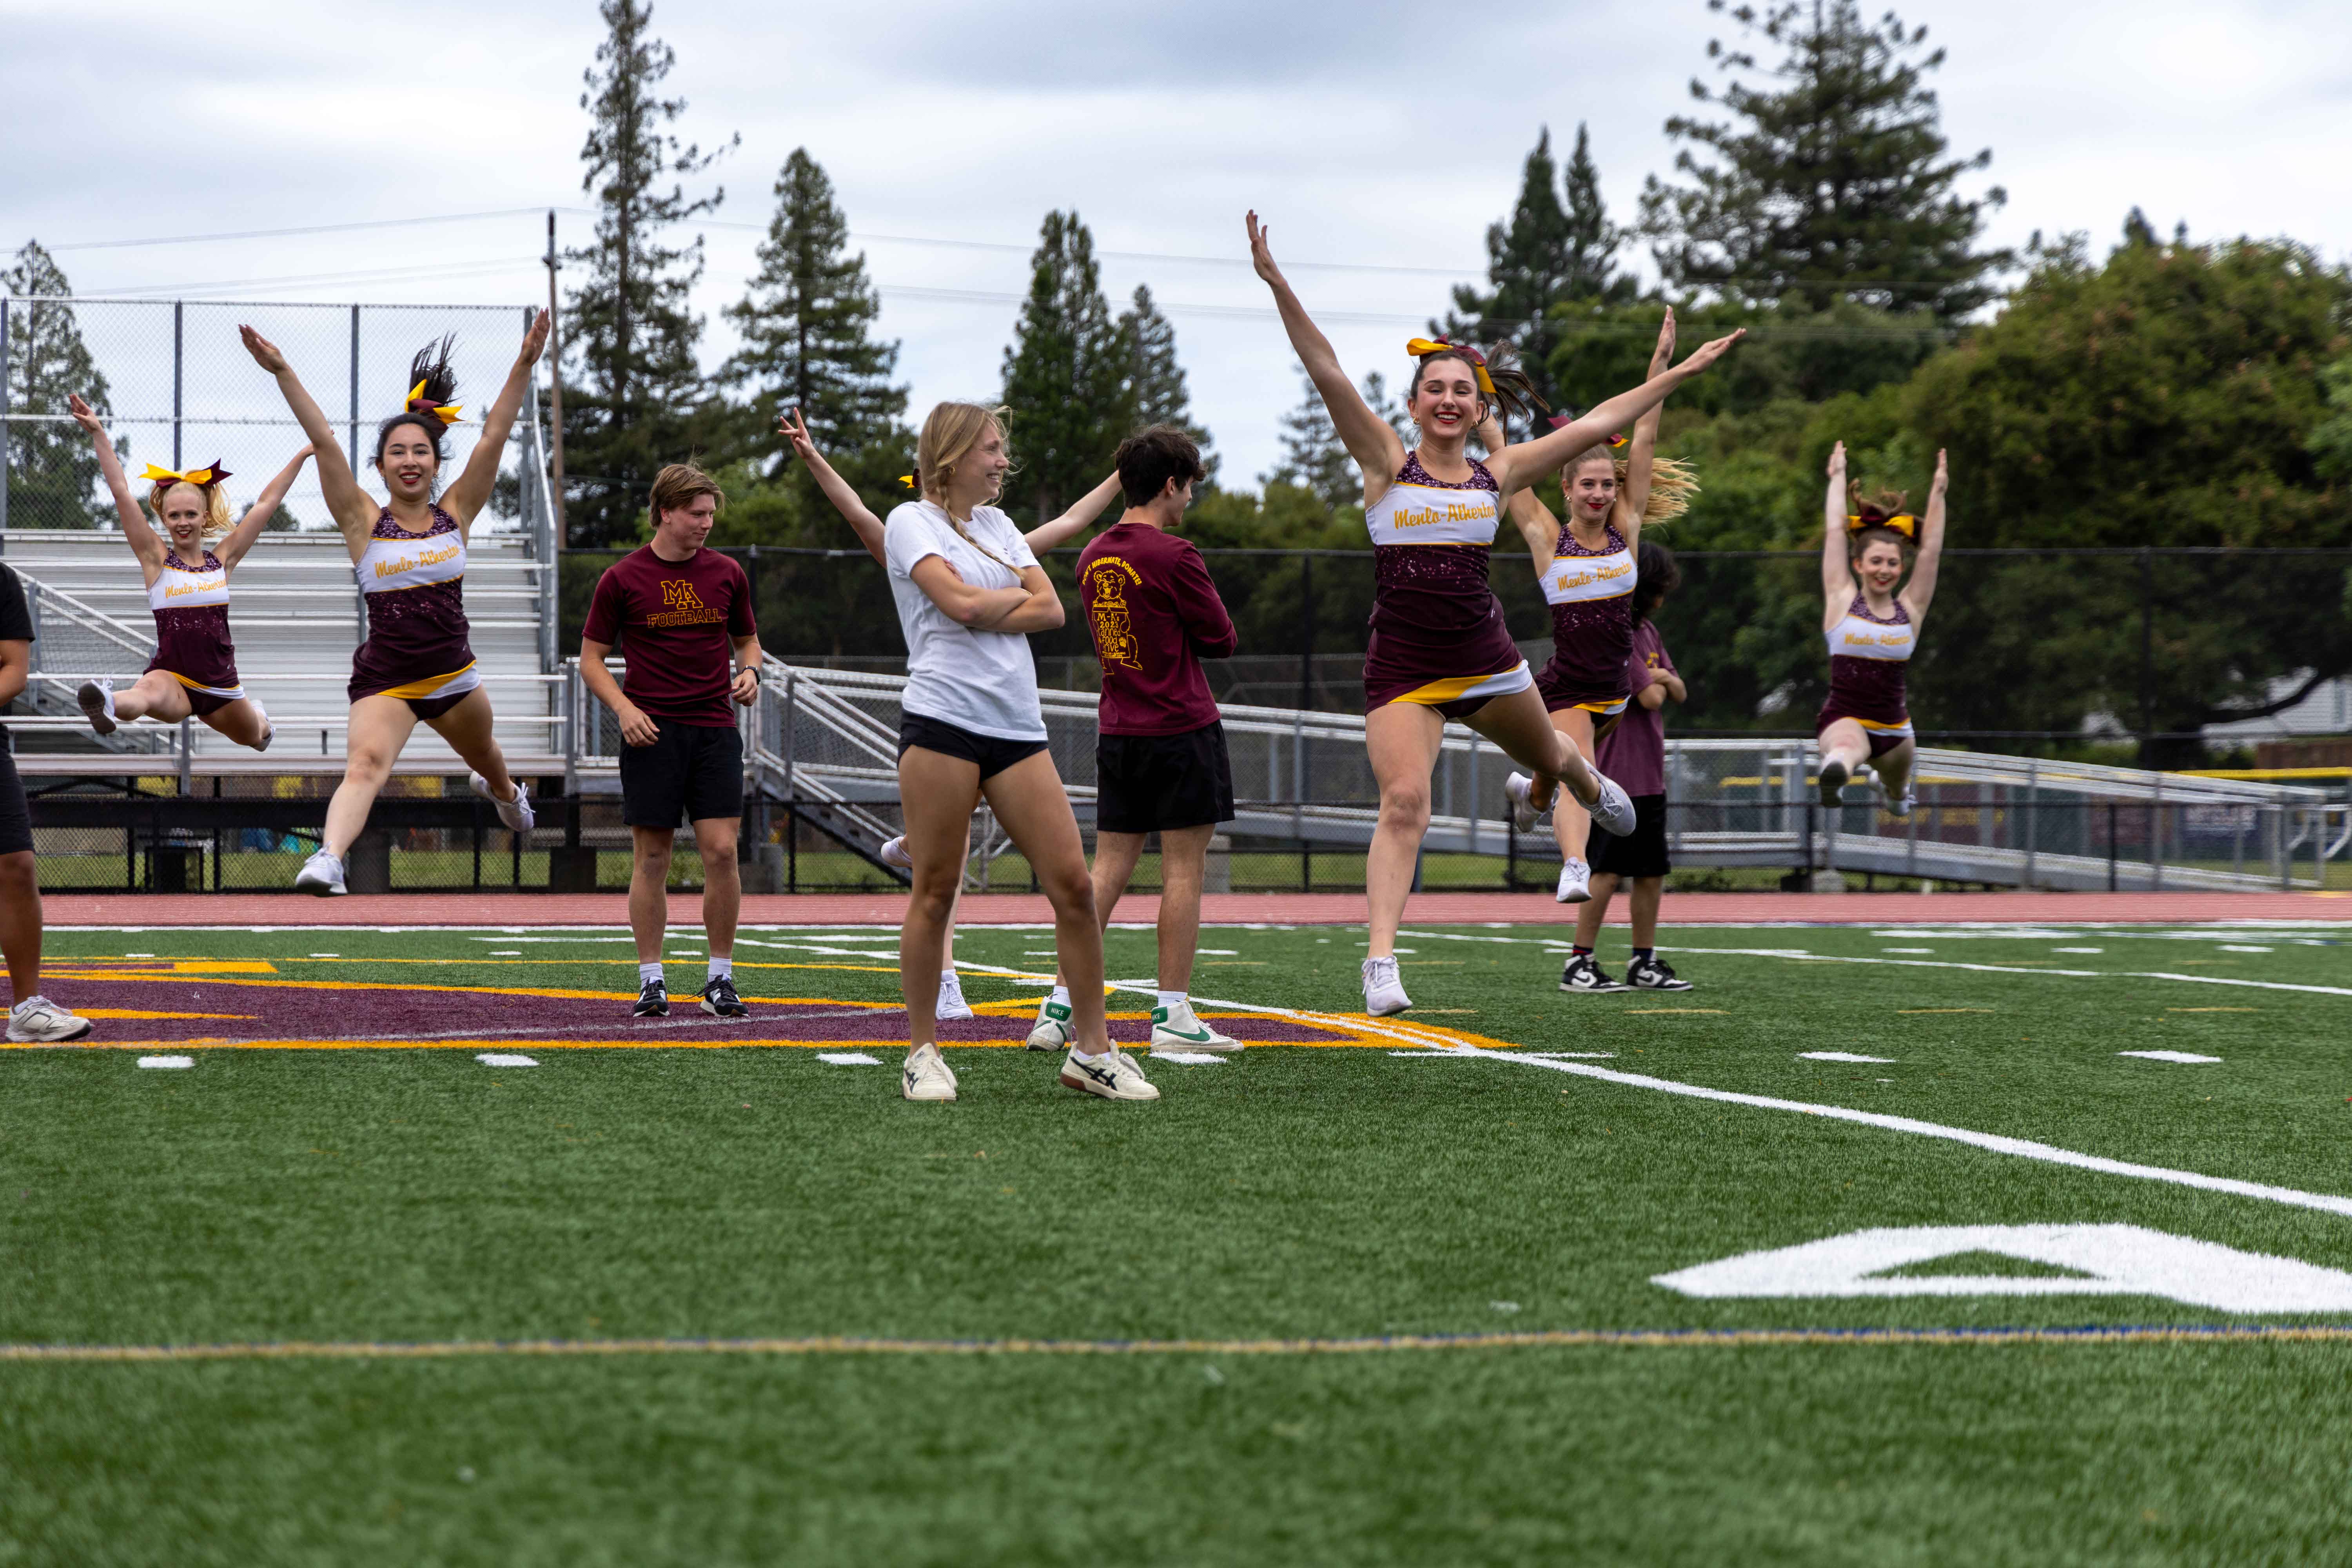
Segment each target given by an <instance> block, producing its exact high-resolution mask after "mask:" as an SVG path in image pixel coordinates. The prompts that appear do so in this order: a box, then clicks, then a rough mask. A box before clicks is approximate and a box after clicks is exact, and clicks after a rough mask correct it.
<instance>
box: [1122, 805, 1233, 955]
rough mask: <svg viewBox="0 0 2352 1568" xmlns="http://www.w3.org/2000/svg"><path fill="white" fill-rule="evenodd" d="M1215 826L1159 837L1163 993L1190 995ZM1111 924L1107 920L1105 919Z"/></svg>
mask: <svg viewBox="0 0 2352 1568" xmlns="http://www.w3.org/2000/svg"><path fill="white" fill-rule="evenodd" d="M1216 833H1217V828H1216V825H1215V824H1214V823H1205V822H1204V823H1202V825H1201V826H1198V827H1178V828H1172V829H1167V830H1163V831H1162V832H1161V833H1160V989H1161V990H1162V991H1190V990H1192V963H1193V959H1194V956H1195V955H1196V953H1197V952H1198V951H1199V948H1200V944H1201V883H1202V880H1203V879H1204V873H1205V872H1206V871H1207V869H1208V864H1209V840H1210V839H1212V838H1213V837H1216ZM1105 918H1106V920H1108V917H1107V916H1106V917H1105Z"/></svg>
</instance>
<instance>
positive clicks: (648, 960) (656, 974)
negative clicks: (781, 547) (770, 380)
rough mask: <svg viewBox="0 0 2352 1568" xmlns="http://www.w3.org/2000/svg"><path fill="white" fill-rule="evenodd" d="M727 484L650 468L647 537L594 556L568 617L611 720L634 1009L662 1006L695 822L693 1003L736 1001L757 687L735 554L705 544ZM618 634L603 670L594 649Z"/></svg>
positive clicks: (745, 587) (752, 631)
mask: <svg viewBox="0 0 2352 1568" xmlns="http://www.w3.org/2000/svg"><path fill="white" fill-rule="evenodd" d="M725 499H726V498H725V497H724V496H723V495H721V494H720V492H719V485H718V482H717V481H716V480H714V479H711V477H710V476H709V474H706V473H704V472H703V471H702V470H701V469H699V468H695V467H694V466H692V465H691V464H688V463H672V464H670V465H669V466H668V467H667V468H663V469H662V471H661V472H660V473H658V474H656V475H655V476H654V489H653V518H654V537H653V542H651V543H650V544H646V545H641V546H639V547H638V548H637V549H635V550H633V551H631V552H629V553H628V554H626V555H624V556H622V557H621V559H619V560H618V561H615V562H614V563H613V564H612V565H610V566H608V567H606V568H605V569H604V575H603V576H602V577H599V578H598V579H597V580H596V593H595V596H594V597H593V599H591V600H590V601H589V605H588V620H587V623H586V625H585V626H583V627H582V629H581V637H580V675H581V679H583V680H584V681H585V682H586V683H587V686H588V689H589V691H590V692H592V693H593V695H594V696H595V698H596V700H598V701H599V702H602V703H603V704H604V706H605V707H607V708H609V709H611V710H613V716H614V718H615V719H618V720H619V721H620V722H621V740H622V742H623V745H622V748H621V820H622V821H624V822H625V823H627V824H628V825H629V841H630V850H631V858H630V866H629V930H630V931H631V932H632V933H633V934H634V935H635V937H636V942H637V1005H636V1009H635V1016H637V1017H640V1018H658V1017H662V1016H666V1015H667V1013H668V1012H669V991H668V986H667V982H666V981H665V979H664V977H663V975H662V963H661V953H662V937H663V934H664V932H665V930H666V928H667V926H668V924H669V862H670V841H671V838H672V837H673V836H674V835H675V834H676V833H677V825H678V824H679V823H680V822H689V823H692V824H693V825H694V847H695V849H696V850H697V851H698V853H699V854H700V855H701V857H702V932H703V935H704V937H705V938H707V939H708V940H709V944H710V970H709V974H708V976H707V977H706V978H705V979H704V981H703V984H702V1010H703V1011H704V1012H706V1013H709V1014H713V1015H715V1016H719V1017H721V1018H740V1017H741V1016H743V1015H744V1014H745V1012H747V1011H748V1009H747V1008H745V1007H744V1005H743V1001H742V998H740V996H738V995H737V994H735V922H736V921H737V919H738V917H739V916H740V913H741V910H742V906H743V879H742V876H741V873H740V871H739V870H738V869H737V868H736V864H735V847H736V841H737V839H738V837H740V834H741V832H742V826H743V738H742V735H741V733H740V731H737V729H736V728H735V709H736V708H737V707H739V706H748V705H750V703H751V701H752V700H754V699H756V698H757V697H758V696H759V693H760V658H761V655H760V636H759V627H758V626H756V625H754V624H753V622H752V619H751V579H750V578H748V577H746V576H745V575H744V574H743V568H741V567H740V566H738V565H737V564H736V563H734V562H733V561H732V560H730V558H728V557H727V556H725V555H722V554H720V553H719V552H718V551H716V550H706V549H704V548H703V542H704V541H706V540H708V539H709V537H710V530H711V526H712V524H713V523H715V522H716V521H718V518H719V505H720V504H721V502H722V501H723V500H725ZM616 643H617V644H619V645H620V646H621V648H622V653H623V656H624V658H625V659H626V661H627V664H628V673H627V677H626V679H625V682H624V683H621V684H615V683H614V679H613V672H612V671H611V670H610V669H608V668H605V666H604V660H605V659H606V658H608V657H609V656H610V655H611V654H612V651H613V647H614V644H616Z"/></svg>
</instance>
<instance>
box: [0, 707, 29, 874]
mask: <svg viewBox="0 0 2352 1568" xmlns="http://www.w3.org/2000/svg"><path fill="white" fill-rule="evenodd" d="M32 852H33V814H32V811H31V809H30V808H28V807H27V806H26V805H25V781H24V780H22V779H20V778H18V777H17V776H16V755H15V752H14V749H13V748H12V747H11V745H10V744H9V741H8V731H6V730H5V729H0V855H29V854H31V853H32Z"/></svg>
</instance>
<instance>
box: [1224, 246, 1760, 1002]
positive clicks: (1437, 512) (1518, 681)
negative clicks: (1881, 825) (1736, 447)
mask: <svg viewBox="0 0 2352 1568" xmlns="http://www.w3.org/2000/svg"><path fill="white" fill-rule="evenodd" d="M1247 222H1248V228H1249V240H1250V258H1251V261H1252V263H1253V264H1254V265H1255V268H1256V269H1257V275H1258V276H1259V277H1260V278H1262V279H1265V282H1266V286H1267V287H1268V288H1269V289H1272V290H1273V291H1274V300H1275V304H1276V308H1277V309H1278V310H1280V311H1281V314H1282V322H1283V327H1284V329H1285V330H1286V331H1287V332H1288V333H1289V334H1290V344H1291V347H1292V348H1293V349H1294V350H1296V351H1297V354H1298V357H1299V360H1300V363H1303V364H1304V365H1305V367H1306V369H1307V376H1308V378H1309V379H1310V380H1311V381H1313V383H1314V384H1315V389H1316V391H1317V392H1318V393H1319V394H1320V395H1322V398H1323V405H1324V406H1325V407H1326V408H1327V409H1328V410H1329V412H1330V415H1331V423H1332V425H1333V426H1334V427H1335V428H1336V429H1337V431H1338V432H1339V439H1340V440H1341V442H1342V443H1344V444H1345V445H1346V447H1347V448H1348V453H1349V456H1350V457H1352V458H1355V460H1356V463H1357V465H1358V467H1360V468H1362V470H1363V474H1364V523H1365V527H1366V528H1367V529H1368V530H1369V531H1370V534H1371V536H1372V552H1373V599H1372V621H1371V628H1372V635H1371V645H1370V648H1369V649H1368V650H1367V652H1366V654H1365V656H1364V707H1365V714H1364V742H1365V746H1366V749H1367V750H1368V751H1369V752H1370V759H1371V765H1372V773H1373V776H1374V778H1375V779H1376V780H1377V781H1378V782H1379V784H1380V791H1381V806H1380V819H1379V822H1378V824H1377V826H1375V827H1374V828H1373V830H1372V844H1371V852H1370V855H1369V856H1368V857H1367V858H1366V865H1365V877H1364V879H1365V883H1366V890H1367V893H1368V896H1369V901H1370V943H1369V947H1370V955H1369V956H1368V957H1367V958H1366V959H1365V960H1364V971H1363V986H1364V1007H1365V1011H1367V1012H1369V1013H1371V1014H1373V1015H1375V1016H1385V1015H1388V1014H1391V1013H1402V1012H1403V1011H1404V1010H1405V1009H1406V1008H1408V1007H1410V1006H1411V1005H1412V1002H1411V1000H1410V999H1409V998H1408V997H1407V996H1406V995H1405V991H1404V985H1403V983H1402V980H1401V979H1400V977H1399V975H1398V973H1397V961H1396V932H1397V927H1398V925H1399V924H1401V923H1402V921H1403V918H1404V905H1405V899H1406V896H1407V895H1408V894H1409V893H1410V892H1411V891H1412V875H1413V863H1414V861H1415V859H1416V858H1417V857H1418V855H1419V853H1420V849H1421V840H1422V836H1423V833H1425V832H1426V831H1427V829H1428V826H1429V784H1430V775H1431V773H1432V771H1433V768H1434V767H1435V764H1436V761H1437V756H1438V749H1439V747H1440V745H1441V743H1442V742H1443V741H1444V731H1445V721H1447V720H1449V719H1458V720H1460V721H1462V722H1463V723H1465V724H1467V725H1468V726H1469V727H1470V728H1471V729H1473V730H1475V731H1477V732H1478V733H1479V734H1481V735H1483V736H1485V737H1486V739H1487V740H1490V741H1492V742H1495V744H1496V745H1497V746H1499V747H1501V748H1502V750H1503V752H1504V753H1505V754H1506V755H1507V756H1508V757H1510V758H1511V759H1512V760H1513V761H1515V762H1517V763H1518V764H1519V765H1520V766H1521V767H1523V768H1526V769H1528V773H1529V778H1528V784H1527V785H1526V786H1525V787H1524V788H1523V789H1521V790H1519V791H1517V792H1515V799H1514V801H1513V807H1514V815H1515V817H1516V819H1517V821H1518V823H1519V826H1521V828H1522V829H1525V828H1528V827H1532V826H1534V825H1535V822H1536V820H1537V817H1538V815H1539V814H1540V813H1541V812H1542V811H1544V810H1546V809H1549V806H1550V805H1551V803H1552V799H1553V795H1554V794H1555V792H1556V791H1557V790H1558V789H1559V788H1560V787H1562V786H1563V785H1564V786H1565V787H1566V788H1567V789H1568V791H1569V792H1570V795H1571V796H1572V797H1573V798H1574V799H1575V800H1576V802H1577V803H1578V804H1579V805H1583V806H1584V807H1586V808H1587V809H1588V810H1589V811H1591V814H1592V819H1593V821H1594V822H1596V823H1598V824H1599V825H1600V826H1601V830H1602V831H1603V832H1606V833H1615V834H1623V833H1627V832H1630V831H1632V829H1633V826H1634V814H1633V802H1632V800H1631V799H1629V798H1628V797H1627V796H1626V794H1625V792H1624V791H1623V790H1622V789H1620V788H1618V787H1617V786H1616V785H1615V784H1612V783H1611V782H1610V781H1609V780H1608V779H1606V778H1604V777H1602V776H1601V773H1599V772H1598V771H1596V770H1595V769H1594V768H1593V766H1592V764H1591V763H1588V762H1587V761H1585V759H1584V757H1583V756H1582V755H1581V754H1580V752H1578V751H1577V749H1576V747H1575V746H1574V745H1573V744H1572V743H1571V742H1570V741H1569V740H1568V738H1567V737H1566V736H1564V735H1562V734H1561V733H1560V732H1559V731H1558V730H1555V729H1554V728H1552V726H1551V723H1550V721H1549V719H1548V718H1547V717H1546V715H1545V712H1544V704H1543V700H1542V699H1541V698H1540V697H1539V696H1538V695H1537V693H1536V689H1535V677H1534V676H1533V675H1532V674H1531V673H1529V671H1528V665H1527V661H1526V660H1525V659H1523V658H1520V657H1519V652H1518V648H1517V645H1515V644H1514V643H1513V642H1512V641H1511V637H1510V633H1509V631H1508V630H1507V628H1506V627H1505V626H1504V624H1503V607H1502V605H1501V604H1500V603H1499V602H1498V601H1497V600H1496V597H1495V591H1494V589H1493V588H1492V587H1490V586H1489V585H1488V584H1487V580H1486V568H1487V561H1488V557H1489V554H1490V552H1491V551H1492V548H1493V545H1494V542H1495V530H1496V525H1497V524H1498V523H1500V521H1502V515H1503V512H1502V509H1503V507H1504V506H1505V505H1507V504H1508V503H1509V501H1510V500H1511V498H1512V497H1513V496H1515V495H1517V493H1518V492H1519V491H1521V490H1524V489H1527V488H1528V486H1530V485H1532V484H1534V483H1536V482H1537V481H1538V479H1542V478H1543V477H1544V476H1545V475H1546V474H1549V473H1556V472H1558V471H1559V468H1561V466H1562V465H1563V464H1565V463H1566V462H1567V461H1568V459H1569V458H1571V457H1573V456H1575V455H1576V454H1578V453H1580V452H1584V451H1588V450H1590V449H1591V447H1595V446H1599V445H1601V443H1603V442H1605V441H1607V440H1608V438H1609V433H1610V432H1611V431H1612V430H1618V429H1622V428H1623V427H1624V426H1627V425H1630V424H1632V423H1633V421H1634V420H1636V419H1638V418H1640V417H1641V416H1643V414H1646V413H1647V412H1649V410H1651V409H1652V408H1654V407H1655V406H1656V405H1658V404H1659V403H1661V402H1663V401H1664V399H1665V397H1666V395H1667V394H1669V393H1670V392H1672V391H1673V390H1674V389H1675V387H1676V386H1679V385H1680V384H1682V383H1684V382H1685V381H1687V380H1689V379H1690V378H1691V377H1692V376H1695V375H1697V374H1700V373H1702V372H1703V371H1705V370H1706V368H1707V367H1708V366H1709V365H1711V364H1713V363H1715V362H1716V361H1717V360H1718V359H1720V358H1722V357H1723V355H1724V354H1725V353H1727V352H1729V350H1730V349H1731V346H1732V345H1733V344H1734V343H1736V342H1738V341H1739V339H1740V337H1741V336H1742V334H1741V333H1739V332H1734V333H1732V334H1731V335H1730V336H1729V337H1725V338H1718V339H1717V340H1716V341H1715V342H1711V343H1708V344H1707V345H1706V347H1704V348H1702V349H1700V350H1699V351H1698V352H1697V353H1694V354H1692V355H1691V356H1690V357H1689V358H1688V359H1686V360H1685V361H1684V362H1683V363H1681V364H1679V365H1676V366H1675V367H1674V368H1673V369H1671V370H1667V371H1664V372H1663V373H1662V374H1657V375H1654V376H1653V377H1651V378H1650V380H1648V381H1647V382H1645V383H1643V384H1642V385H1640V386H1638V387H1635V388H1634V389H1633V390H1632V391H1631V392H1623V393H1620V394H1618V395H1616V396H1614V397H1612V398H1610V399H1609V400H1608V401H1607V402H1605V403H1602V404H1601V405H1598V406H1596V407H1594V408H1593V409H1592V410H1591V412H1589V413H1587V414H1585V415H1584V416H1582V417H1580V418H1578V419H1574V420H1571V421H1570V422H1569V423H1568V424H1566V425H1563V426H1559V427H1558V428H1556V429H1553V430H1551V431H1550V432H1549V433H1548V434H1546V435H1544V436H1540V437H1537V438H1536V439H1534V440H1532V441H1525V442H1521V443H1519V444H1518V445H1516V446H1505V447H1500V448H1499V449H1495V450H1491V451H1490V452H1489V453H1488V455H1487V457H1486V460H1485V461H1484V462H1481V461H1480V460H1478V459H1477V458H1473V457H1471V456H1470V455H1469V453H1468V451H1467V450H1466V449H1465V447H1466V446H1467V443H1468V440H1469V437H1470V435H1471V433H1472V432H1473V431H1474V430H1475V429H1477V428H1478V426H1479V425H1480V424H1481V423H1482V422H1483V421H1484V420H1485V419H1486V417H1487V416H1489V415H1490V414H1494V413H1498V412H1499V413H1501V414H1504V415H1506V416H1510V415H1518V414H1521V413H1523V412H1525V411H1526V410H1527V409H1528V408H1529V407H1530V406H1531V405H1535V403H1536V399H1535V397H1534V393H1533V390H1532V388H1531V387H1529V386H1528V382H1527V378H1526V376H1525V375H1524V374H1522V373H1519V372H1517V370H1516V369H1515V368H1514V367H1513V366H1512V365H1511V364H1510V363H1508V360H1507V354H1506V353H1503V352H1502V351H1499V350H1498V351H1496V353H1494V354H1492V355H1489V354H1486V353H1481V352H1480V351H1478V350H1477V349H1475V348H1472V347H1469V346H1467V345H1465V344H1457V343H1437V342H1426V341H1423V340H1419V339H1416V340H1415V341H1414V342H1412V343H1410V344H1408V345H1406V352H1408V353H1411V354H1412V356H1413V359H1414V365H1413V375H1412V388H1411V390H1410V391H1409V392H1408V393H1407V394H1406V395H1405V405H1404V406H1405V412H1406V414H1408V415H1409V416H1412V421H1413V423H1414V424H1415V425H1416V426H1419V427H1420V433H1421V438H1420V445H1419V446H1418V447H1416V448H1415V449H1413V450H1412V451H1407V450H1406V449H1405V447H1404V443H1403V442H1402V441H1401V440H1399V439H1398V437H1397V434H1396V432H1395V431H1394V430H1392V429H1391V428H1390V427H1389V424H1388V421H1386V420H1385V419H1382V418H1381V416H1379V415H1377V414H1375V413H1373V412H1372V410H1371V408H1370V406H1368V405H1366V404H1365V402H1364V400H1363V398H1362V396H1361V395H1360V394H1358V392H1357V391H1356V387H1355V384H1354V383H1353V382H1351V381H1350V380H1349V378H1348V373H1347V372H1346V371H1344V370H1342V369H1341V368H1340V366H1339V356H1338V355H1337V354H1336V353H1333V352H1332V349H1331V344H1330V342H1328V340H1326V339H1325V337H1324V336H1323V333H1322V332H1321V331H1320V330H1319V329H1318V328H1317V327H1316V325H1315V323H1314V322H1313V321H1311V320H1309V319H1308V317H1307V310H1306V308H1305V307H1304V306H1302V305H1301V304H1300V303H1299V302H1298V297H1297V295H1296V294H1295V293H1293V292H1292V291H1291V288H1290V285H1289V283H1288V282H1287V281H1286V280H1285V279H1284V278H1283V276H1282V271H1281V269H1280V268H1277V267H1276V265H1275V263H1274V256H1273V253H1272V251H1271V250H1270V249H1269V248H1268V246H1267V241H1266V235H1265V231H1264V230H1262V229H1261V228H1260V227H1259V226H1258V221H1257V215H1256V214H1255V213H1251V214H1250V215H1249V217H1248V220H1247ZM1547 543H1548V544H1549V541H1548V542H1547Z"/></svg>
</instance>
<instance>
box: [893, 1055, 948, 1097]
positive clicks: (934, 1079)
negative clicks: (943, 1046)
mask: <svg viewBox="0 0 2352 1568" xmlns="http://www.w3.org/2000/svg"><path fill="white" fill-rule="evenodd" d="M898 1092H899V1093H900V1094H902V1095H904V1096H905V1097H906V1098H907V1099H908V1100H953V1099H954V1098H955V1097H956V1076H955V1074H954V1073H953V1072H951V1071H950V1070H949V1069H948V1064H947V1058H944V1057H942V1056H940V1048H939V1047H937V1046H918V1047H915V1048H914V1049H912V1050H910V1051H908V1053H907V1065H906V1066H905V1067H904V1068H901V1069H900V1070H899V1073H898Z"/></svg>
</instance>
